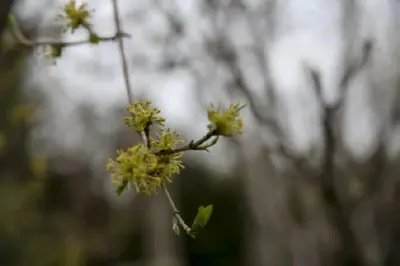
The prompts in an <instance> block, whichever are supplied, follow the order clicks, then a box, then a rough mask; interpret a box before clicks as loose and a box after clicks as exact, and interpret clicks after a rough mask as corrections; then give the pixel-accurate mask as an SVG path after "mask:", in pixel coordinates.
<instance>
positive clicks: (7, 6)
mask: <svg viewBox="0 0 400 266" xmlns="http://www.w3.org/2000/svg"><path fill="white" fill-rule="evenodd" d="M13 3H14V0H3V1H0V36H1V35H2V34H3V31H4V29H5V28H6V26H7V20H8V14H9V13H10V11H11V9H12V7H13Z"/></svg>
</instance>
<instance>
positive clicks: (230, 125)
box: [207, 104, 245, 137]
mask: <svg viewBox="0 0 400 266" xmlns="http://www.w3.org/2000/svg"><path fill="white" fill-rule="evenodd" d="M244 107H245V106H244V105H240V104H231V105H230V106H229V108H228V109H227V110H222V108H221V107H220V108H218V109H215V108H214V107H213V106H211V108H209V109H208V110H207V114H208V120H209V121H210V124H209V125H208V128H209V129H210V130H215V131H216V134H217V135H221V136H225V137H231V136H234V135H241V134H243V119H242V118H241V117H240V111H241V110H242V109H243V108H244Z"/></svg>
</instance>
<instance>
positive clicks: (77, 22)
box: [58, 0, 91, 33]
mask: <svg viewBox="0 0 400 266" xmlns="http://www.w3.org/2000/svg"><path fill="white" fill-rule="evenodd" d="M58 18H61V19H64V20H67V25H66V26H65V30H68V29H71V32H72V33H73V32H74V31H75V30H76V29H78V28H80V27H83V28H86V29H89V27H90V23H89V19H90V18H91V11H89V10H88V9H87V3H82V4H80V5H78V4H77V3H76V1H75V0H70V1H69V2H68V3H67V4H65V6H64V8H63V13H62V14H60V15H58Z"/></svg>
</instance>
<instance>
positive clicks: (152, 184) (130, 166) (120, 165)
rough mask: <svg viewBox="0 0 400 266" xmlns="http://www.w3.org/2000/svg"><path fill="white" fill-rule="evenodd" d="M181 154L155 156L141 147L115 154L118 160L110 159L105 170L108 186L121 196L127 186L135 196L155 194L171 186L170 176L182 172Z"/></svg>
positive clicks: (137, 146) (140, 145)
mask: <svg viewBox="0 0 400 266" xmlns="http://www.w3.org/2000/svg"><path fill="white" fill-rule="evenodd" d="M181 156H182V154H181V153H176V154H173V155H161V156H157V155H155V154H154V153H153V152H152V151H151V150H150V149H148V148H147V147H146V146H144V145H143V144H138V145H135V146H133V147H131V148H129V149H128V150H126V151H117V158H116V159H115V160H112V159H110V160H109V161H108V164H107V166H106V167H107V169H108V170H109V171H110V173H111V182H112V184H113V185H114V186H116V187H117V193H118V194H120V193H122V191H123V190H124V189H125V188H126V186H127V185H128V184H129V185H131V187H133V188H134V189H135V190H136V191H137V192H143V193H145V194H148V195H151V194H156V193H157V192H158V191H159V189H160V188H161V186H162V184H163V183H164V182H172V176H173V175H175V174H178V173H179V172H180V170H181V169H182V168H183V165H182V162H181V160H180V157H181Z"/></svg>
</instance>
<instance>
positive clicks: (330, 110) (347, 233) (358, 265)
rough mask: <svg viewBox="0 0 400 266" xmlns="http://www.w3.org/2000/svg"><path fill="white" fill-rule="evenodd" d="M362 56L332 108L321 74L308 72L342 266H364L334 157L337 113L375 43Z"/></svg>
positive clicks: (324, 193) (325, 190) (322, 176)
mask: <svg viewBox="0 0 400 266" xmlns="http://www.w3.org/2000/svg"><path fill="white" fill-rule="evenodd" d="M362 49H363V53H362V58H361V60H360V62H358V63H356V64H352V65H350V67H349V68H348V69H347V71H346V72H345V74H344V76H343V78H342V80H341V83H340V90H341V91H340V96H339V100H338V102H337V103H336V104H335V105H333V106H328V105H326V104H325V103H324V99H323V96H322V85H321V78H320V75H319V73H318V72H317V71H316V70H314V69H309V71H310V76H311V79H312V82H313V85H314V86H313V88H314V90H315V93H316V95H317V97H318V100H319V102H320V104H321V106H322V107H323V111H322V112H323V113H322V118H321V124H322V129H323V138H324V148H325V151H324V157H323V163H322V171H321V174H320V176H319V182H320V184H321V189H322V197H323V199H324V201H325V204H326V207H327V211H328V215H329V216H330V218H331V219H332V221H333V222H334V225H335V227H336V229H337V230H338V233H339V234H340V236H341V240H342V241H343V243H342V244H343V246H342V249H341V252H343V261H342V263H343V264H342V265H351V266H362V265H364V263H365V262H364V256H363V253H362V251H361V247H360V245H359V243H358V241H357V238H356V235H355V233H354V231H353V230H352V228H351V227H352V226H351V222H350V217H349V215H348V214H347V213H346V211H345V208H344V207H343V206H342V204H341V201H340V197H339V195H338V192H337V191H336V186H335V156H336V148H337V140H336V137H335V132H334V121H335V120H334V118H335V111H336V110H338V109H339V108H340V107H341V106H342V105H343V102H344V99H345V95H346V92H347V89H348V83H349V82H350V80H351V79H352V78H354V76H355V75H356V74H357V73H358V72H359V71H360V70H361V69H362V68H363V67H364V66H365V64H366V63H367V62H368V59H369V58H370V56H371V50H372V43H371V42H370V41H366V42H365V43H364V46H363V48H362Z"/></svg>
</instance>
